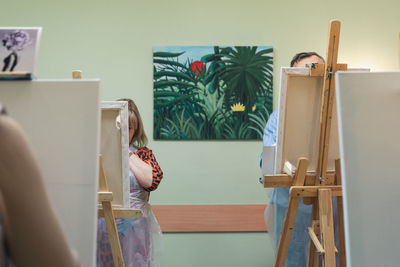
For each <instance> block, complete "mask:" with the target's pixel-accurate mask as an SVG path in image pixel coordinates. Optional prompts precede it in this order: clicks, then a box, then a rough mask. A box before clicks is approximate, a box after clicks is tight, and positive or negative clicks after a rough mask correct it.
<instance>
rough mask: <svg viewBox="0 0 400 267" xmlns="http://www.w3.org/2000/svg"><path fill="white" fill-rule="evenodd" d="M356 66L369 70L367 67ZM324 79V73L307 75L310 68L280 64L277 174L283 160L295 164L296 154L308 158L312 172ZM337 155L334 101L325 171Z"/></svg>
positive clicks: (314, 167)
mask: <svg viewBox="0 0 400 267" xmlns="http://www.w3.org/2000/svg"><path fill="white" fill-rule="evenodd" d="M351 70H355V69H351ZM357 70H361V71H365V72H367V71H369V69H357ZM323 79H324V78H323V76H310V69H309V68H297V67H292V68H287V67H285V68H281V83H280V88H279V106H278V110H279V119H278V128H277V145H276V156H275V158H276V160H275V172H276V173H278V174H279V173H283V169H284V163H285V162H286V161H288V162H290V163H291V164H293V165H296V164H297V160H298V158H299V157H306V158H307V159H308V160H309V163H308V169H307V171H308V173H310V174H312V173H315V170H316V165H317V160H318V149H319V147H318V145H319V143H318V140H319V131H320V113H321V98H322V90H323ZM337 158H339V145H338V134H337V117H336V103H335V102H334V103H333V109H332V124H331V132H330V143H329V150H328V162H327V171H333V170H334V161H335V160H336V159H337Z"/></svg>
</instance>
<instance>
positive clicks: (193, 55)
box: [153, 46, 272, 63]
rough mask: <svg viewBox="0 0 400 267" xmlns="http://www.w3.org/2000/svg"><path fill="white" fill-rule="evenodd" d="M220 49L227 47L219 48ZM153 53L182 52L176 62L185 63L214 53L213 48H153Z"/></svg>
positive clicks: (260, 47)
mask: <svg viewBox="0 0 400 267" xmlns="http://www.w3.org/2000/svg"><path fill="white" fill-rule="evenodd" d="M220 47H221V48H223V47H227V46H220ZM267 48H272V46H258V47H257V51H259V50H263V49H267ZM153 51H154V52H172V53H176V52H182V51H185V53H184V54H183V55H181V56H179V58H178V61H179V62H181V63H185V62H186V60H187V59H190V61H195V60H200V59H201V57H203V56H204V55H207V54H211V53H214V46H154V47H153Z"/></svg>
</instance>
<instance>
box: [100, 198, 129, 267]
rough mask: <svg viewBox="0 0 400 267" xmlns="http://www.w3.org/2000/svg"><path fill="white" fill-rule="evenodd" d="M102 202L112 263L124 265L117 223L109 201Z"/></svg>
mask: <svg viewBox="0 0 400 267" xmlns="http://www.w3.org/2000/svg"><path fill="white" fill-rule="evenodd" d="M102 204H103V210H104V218H105V220H106V225H107V231H108V238H109V240H110V246H111V252H112V256H113V259H114V265H115V267H124V266H125V264H124V258H123V257H122V251H121V244H120V243H119V236H118V231H117V225H116V223H115V218H114V215H113V211H112V208H111V202H102Z"/></svg>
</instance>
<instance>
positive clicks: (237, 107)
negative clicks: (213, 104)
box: [231, 102, 246, 111]
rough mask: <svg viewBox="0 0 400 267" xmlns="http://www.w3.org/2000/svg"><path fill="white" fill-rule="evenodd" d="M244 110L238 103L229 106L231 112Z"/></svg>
mask: <svg viewBox="0 0 400 267" xmlns="http://www.w3.org/2000/svg"><path fill="white" fill-rule="evenodd" d="M245 109H246V107H245V106H243V104H240V102H238V103H236V104H234V105H232V106H231V110H232V111H244V110H245Z"/></svg>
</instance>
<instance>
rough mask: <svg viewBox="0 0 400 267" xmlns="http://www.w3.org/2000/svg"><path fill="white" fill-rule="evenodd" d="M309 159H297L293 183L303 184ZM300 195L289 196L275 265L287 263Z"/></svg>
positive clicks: (280, 266)
mask: <svg viewBox="0 0 400 267" xmlns="http://www.w3.org/2000/svg"><path fill="white" fill-rule="evenodd" d="M307 166H308V159H306V158H299V159H298V161H297V168H296V173H295V175H294V179H293V185H297V186H302V185H304V181H305V179H306V172H307ZM299 203H300V197H299V196H292V195H290V196H289V203H288V207H287V210H286V216H285V220H284V221H283V225H282V233H281V237H280V239H279V244H278V251H277V252H276V258H275V267H283V266H284V265H285V261H286V257H287V253H288V250H289V245H290V238H291V237H292V232H293V227H294V223H295V221H296V215H297V209H298V207H299Z"/></svg>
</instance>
